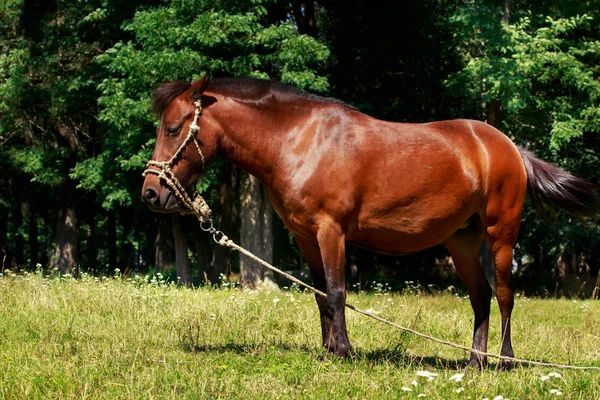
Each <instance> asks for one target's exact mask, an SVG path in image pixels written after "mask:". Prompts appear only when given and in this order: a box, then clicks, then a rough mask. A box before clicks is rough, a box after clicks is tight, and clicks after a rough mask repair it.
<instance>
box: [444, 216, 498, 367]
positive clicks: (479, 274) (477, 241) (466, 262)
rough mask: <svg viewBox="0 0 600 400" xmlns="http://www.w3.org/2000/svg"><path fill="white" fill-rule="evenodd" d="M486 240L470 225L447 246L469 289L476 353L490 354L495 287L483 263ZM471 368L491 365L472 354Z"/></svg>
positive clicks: (447, 242) (457, 270) (457, 269)
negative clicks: (482, 255)
mask: <svg viewBox="0 0 600 400" xmlns="http://www.w3.org/2000/svg"><path fill="white" fill-rule="evenodd" d="M483 239H484V235H483V233H481V232H480V231H479V229H475V226H469V227H468V228H467V229H461V230H459V231H457V232H456V233H455V234H454V235H452V236H451V237H450V238H448V239H447V240H446V241H445V243H446V247H448V250H449V251H450V255H451V256H452V261H453V262H454V267H455V268H456V272H457V273H458V276H459V277H460V278H461V279H462V281H463V282H464V283H465V285H466V287H467V291H468V292H469V299H470V301H471V307H472V308H473V312H474V314H475V322H474V328H473V346H472V348H473V350H477V351H481V352H486V351H487V341H488V329H489V322H490V302H491V299H492V288H491V287H490V285H489V283H488V281H487V279H486V277H485V274H484V272H483V269H482V268H481V264H480V261H479V249H480V247H481V244H482V242H483ZM468 365H469V366H470V367H480V368H481V367H484V366H486V365H487V357H486V356H483V355H481V354H478V353H475V352H472V353H471V358H470V360H469V364H468Z"/></svg>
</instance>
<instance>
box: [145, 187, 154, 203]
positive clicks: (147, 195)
mask: <svg viewBox="0 0 600 400" xmlns="http://www.w3.org/2000/svg"><path fill="white" fill-rule="evenodd" d="M144 198H145V199H146V200H147V201H152V200H154V199H156V190H154V189H150V188H148V189H146V193H144Z"/></svg>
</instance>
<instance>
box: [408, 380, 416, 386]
mask: <svg viewBox="0 0 600 400" xmlns="http://www.w3.org/2000/svg"><path fill="white" fill-rule="evenodd" d="M410 384H411V385H413V386H417V385H418V383H417V381H412V382H411V383H410Z"/></svg>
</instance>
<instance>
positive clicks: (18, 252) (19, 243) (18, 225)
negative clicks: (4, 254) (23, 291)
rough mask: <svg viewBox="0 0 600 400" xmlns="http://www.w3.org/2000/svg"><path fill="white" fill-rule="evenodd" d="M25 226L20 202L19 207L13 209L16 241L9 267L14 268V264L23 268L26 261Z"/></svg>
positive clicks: (16, 267)
mask: <svg viewBox="0 0 600 400" xmlns="http://www.w3.org/2000/svg"><path fill="white" fill-rule="evenodd" d="M24 229H25V227H24V226H23V214H22V213H21V210H20V203H17V207H15V208H14V209H13V230H14V232H15V234H14V241H15V253H14V254H13V255H12V257H10V258H11V260H9V261H10V263H9V264H8V265H9V268H12V267H13V265H14V267H15V269H16V270H18V269H19V268H21V267H22V266H23V264H24V262H25V260H24V253H25V238H24V237H23V231H24Z"/></svg>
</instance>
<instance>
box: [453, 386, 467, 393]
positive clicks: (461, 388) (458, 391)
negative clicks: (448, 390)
mask: <svg viewBox="0 0 600 400" xmlns="http://www.w3.org/2000/svg"><path fill="white" fill-rule="evenodd" d="M463 390H465V388H463V387H459V388H458V389H456V390H455V392H456V393H460V392H462V391H463Z"/></svg>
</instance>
